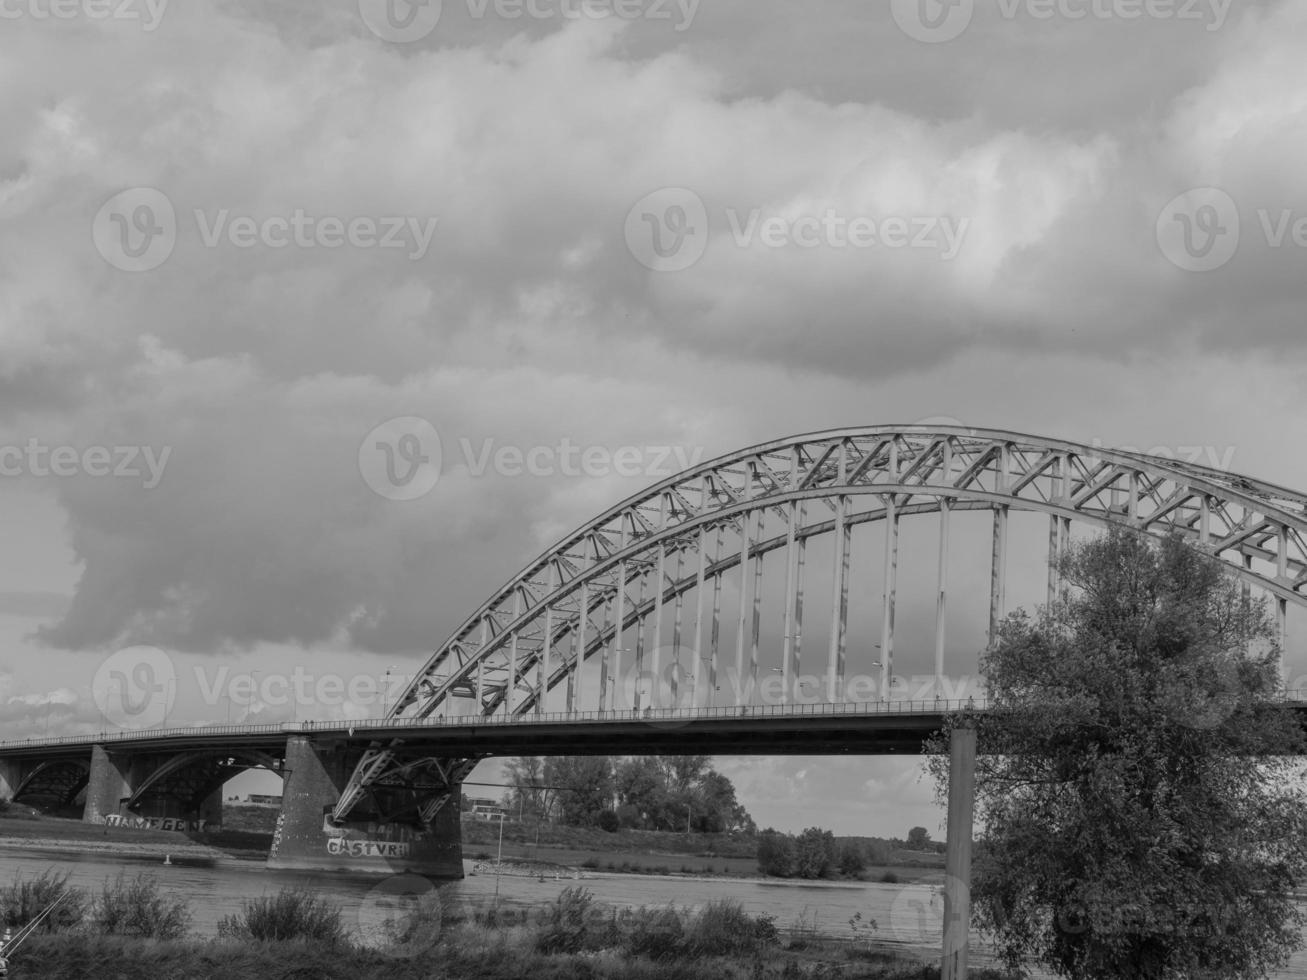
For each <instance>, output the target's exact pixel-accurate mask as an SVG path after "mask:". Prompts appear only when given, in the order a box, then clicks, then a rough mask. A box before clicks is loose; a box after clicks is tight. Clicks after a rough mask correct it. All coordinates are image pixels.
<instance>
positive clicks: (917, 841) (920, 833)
mask: <svg viewBox="0 0 1307 980" xmlns="http://www.w3.org/2000/svg"><path fill="white" fill-rule="evenodd" d="M908 847H909V849H911V850H914V851H924V850H926V849H927V848H929V847H930V832H929V831H927V830H926V828H925V827H913V828H912V829H911V830H909V831H908Z"/></svg>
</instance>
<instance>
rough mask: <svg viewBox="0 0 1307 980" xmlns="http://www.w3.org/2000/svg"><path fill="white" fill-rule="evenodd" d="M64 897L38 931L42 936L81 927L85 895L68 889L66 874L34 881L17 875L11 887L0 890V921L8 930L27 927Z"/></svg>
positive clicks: (44, 875) (46, 875) (43, 874)
mask: <svg viewBox="0 0 1307 980" xmlns="http://www.w3.org/2000/svg"><path fill="white" fill-rule="evenodd" d="M65 894H67V896H68V897H67V898H66V899H64V901H63V902H62V904H60V906H59V908H57V909H55V910H54V912H52V913H51V914H50V915H48V916H47V917H46V918H45V920H44V921H43V922H42V923H41V925H40V926H38V927H37V931H38V932H41V933H50V932H60V931H63V930H66V929H71V928H73V927H74V926H76V925H78V924H79V923H81V921H82V919H83V918H84V917H85V915H86V909H87V899H86V892H84V891H82V889H80V888H70V887H69V885H68V874H67V873H66V872H65V873H64V874H62V875H60V874H56V873H55V872H53V871H43V872H41V874H39V875H37V876H35V877H33V878H24V877H23V876H22V875H21V874H20V875H18V876H17V877H16V878H15V879H14V881H13V884H10V885H7V886H6V887H4V888H0V918H3V921H4V924H5V925H6V926H8V927H9V928H11V929H17V928H19V927H21V926H25V925H27V923H29V922H31V921H32V920H33V919H35V918H36V917H37V916H38V915H40V914H41V913H42V912H44V911H45V910H46V909H47V908H49V907H50V906H51V905H52V904H54V903H55V902H56V901H58V900H59V899H60V898H61V897H62V896H64V895H65Z"/></svg>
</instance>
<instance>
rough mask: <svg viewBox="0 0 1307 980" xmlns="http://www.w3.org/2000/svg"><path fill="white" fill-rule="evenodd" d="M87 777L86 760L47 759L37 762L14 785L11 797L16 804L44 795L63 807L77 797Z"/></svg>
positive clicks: (87, 762) (87, 764) (88, 776)
mask: <svg viewBox="0 0 1307 980" xmlns="http://www.w3.org/2000/svg"><path fill="white" fill-rule="evenodd" d="M90 777H91V764H90V762H89V761H87V760H86V759H81V758H69V759H48V760H45V761H42V762H39V763H37V764H36V765H35V766H33V767H32V770H31V771H30V772H28V773H27V774H26V776H24V778H23V779H22V780H20V781H19V783H18V785H17V786H15V787H14V791H13V800H14V802H15V803H20V802H22V801H23V800H26V799H31V798H33V797H40V796H48V797H51V798H52V799H55V800H57V801H58V803H59V804H60V805H63V806H67V805H69V804H71V803H72V802H73V801H74V800H75V799H77V794H78V793H80V792H81V791H82V790H84V789H85V788H86V784H87V781H88V780H89V779H90Z"/></svg>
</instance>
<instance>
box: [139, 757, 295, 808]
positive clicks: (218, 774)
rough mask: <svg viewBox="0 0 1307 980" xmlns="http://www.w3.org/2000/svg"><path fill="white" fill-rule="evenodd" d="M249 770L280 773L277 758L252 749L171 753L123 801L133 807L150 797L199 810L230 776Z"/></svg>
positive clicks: (281, 773)
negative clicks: (166, 799)
mask: <svg viewBox="0 0 1307 980" xmlns="http://www.w3.org/2000/svg"><path fill="white" fill-rule="evenodd" d="M249 769H268V770H270V771H272V772H275V773H277V774H278V775H283V772H282V766H281V762H280V760H278V759H277V758H275V757H274V756H273V755H271V754H270V753H268V752H263V751H260V750H258V749H252V748H235V749H224V750H200V751H193V752H184V753H182V754H181V755H176V756H172V757H171V758H169V759H167V760H166V761H165V762H163V763H162V764H160V765H159V766H157V767H156V768H155V769H154V770H153V771H152V772H151V773H150V774H149V775H148V776H147V777H146V778H145V779H143V780H141V782H140V784H139V785H138V786H137V787H136V788H135V789H134V790H133V791H132V794H131V796H130V797H128V798H127V800H126V801H125V803H124V806H125V808H126V809H127V810H134V809H136V808H137V807H139V806H140V805H141V804H142V803H144V802H145V800H147V799H148V798H150V797H152V796H167V797H171V798H173V799H176V800H178V801H179V802H180V803H181V804H182V807H183V809H184V810H188V811H194V810H198V809H199V808H200V806H201V804H203V802H204V801H205V800H206V799H207V798H208V797H209V796H210V795H211V794H212V793H215V792H216V791H217V790H219V789H221V788H222V786H223V784H224V783H226V782H227V781H228V780H229V779H232V778H234V777H236V776H239V775H240V774H241V773H243V772H245V771H247V770H249Z"/></svg>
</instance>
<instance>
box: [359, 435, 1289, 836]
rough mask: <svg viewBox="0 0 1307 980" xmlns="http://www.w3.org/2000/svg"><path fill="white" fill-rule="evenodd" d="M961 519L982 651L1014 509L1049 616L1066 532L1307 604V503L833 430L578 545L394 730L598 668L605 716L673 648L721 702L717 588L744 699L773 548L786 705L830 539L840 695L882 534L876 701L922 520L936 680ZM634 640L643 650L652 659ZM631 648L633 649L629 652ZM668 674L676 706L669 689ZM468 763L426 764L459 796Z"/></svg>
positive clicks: (475, 710) (831, 670)
mask: <svg viewBox="0 0 1307 980" xmlns="http://www.w3.org/2000/svg"><path fill="white" fill-rule="evenodd" d="M976 510H982V511H983V510H988V511H991V512H992V513H993V548H992V560H991V576H990V603H989V609H990V614H989V620H990V630H991V633H992V631H993V630H994V628H995V626H996V624H997V621H998V620H999V618H1001V616H1002V615H1003V612H1004V580H1005V567H1006V552H1007V537H1008V516H1009V513H1010V512H1011V511H1013V510H1017V511H1033V512H1039V513H1044V514H1047V515H1048V517H1049V536H1048V556H1047V558H1048V593H1049V599H1050V601H1052V600H1053V598H1054V596H1055V595H1056V594H1057V590H1058V589H1059V587H1060V585H1059V582H1058V579H1057V564H1058V557H1059V556H1060V554H1061V553H1062V552H1063V550H1064V549H1065V548H1066V546H1067V544H1068V542H1069V540H1070V527H1071V522H1072V521H1078V522H1081V523H1082V524H1088V525H1091V526H1095V527H1099V528H1106V527H1120V528H1126V529H1129V530H1130V531H1132V532H1135V533H1138V534H1142V535H1146V536H1149V537H1152V538H1162V537H1164V536H1166V535H1168V534H1170V533H1173V532H1178V533H1180V534H1181V535H1183V536H1184V537H1186V538H1187V539H1189V540H1190V541H1192V542H1194V543H1196V544H1197V545H1199V546H1200V547H1202V548H1204V549H1206V550H1207V551H1209V552H1210V553H1211V554H1213V555H1214V556H1216V557H1217V558H1218V559H1219V560H1220V561H1222V562H1223V563H1225V564H1226V565H1227V566H1228V568H1229V569H1230V571H1231V573H1232V574H1233V575H1236V576H1238V577H1240V578H1241V579H1243V580H1244V582H1245V583H1247V584H1248V585H1250V586H1256V587H1259V588H1260V589H1263V590H1265V591H1266V592H1268V593H1270V594H1271V595H1273V596H1274V597H1275V599H1276V606H1277V611H1278V615H1279V622H1280V627H1281V630H1283V626H1284V620H1285V615H1286V610H1287V605H1288V603H1290V602H1292V603H1295V604H1298V605H1307V495H1304V494H1301V493H1298V492H1296V491H1292V490H1288V489H1285V488H1283V487H1278V486H1274V485H1272V484H1269V483H1265V482H1263V481H1259V480H1255V479H1252V478H1249V477H1244V476H1239V475H1236V474H1230V473H1225V472H1221V471H1218V470H1214V469H1211V468H1208V467H1204V466H1199V465H1194V464H1189V463H1182V462H1178V461H1175V460H1168V459H1163V458H1158V457H1153V456H1147V455H1144V454H1139V453H1132V452H1123V451H1117V450H1112V449H1107V448H1103V447H1091V446H1086V445H1081V444H1077V443H1073V442H1066V441H1062V440H1057V439H1048V438H1043V437H1039V436H1032V435H1026V434H1022V433H1017V432H1006V431H997V430H987V429H971V428H962V427H949V426H940V427H936V426H914V425H910V426H874V427H867V428H854V429H841V430H837V431H831V432H822V433H816V434H812V435H806V436H798V437H795V438H791V439H785V440H781V441H777V442H772V443H767V444H765V445H761V446H755V447H753V448H750V449H745V450H742V451H740V452H737V453H733V454H731V455H728V456H723V457H721V458H719V459H715V460H712V461H711V462H708V463H704V464H701V465H699V466H696V467H694V468H692V469H690V470H687V471H685V472H683V473H680V474H678V475H676V476H674V477H672V478H670V479H668V480H665V481H663V482H661V483H659V484H657V485H656V486H653V487H651V488H649V489H648V490H646V491H644V492H643V493H640V494H638V495H636V496H634V497H632V498H630V499H628V500H626V501H625V502H623V503H621V504H619V505H618V506H616V507H614V508H612V509H611V510H609V511H607V512H606V513H604V514H601V515H600V516H599V517H597V518H596V519H594V520H593V521H591V522H590V523H588V524H586V525H584V526H583V527H581V528H578V529H577V530H576V531H575V532H573V533H572V534H570V535H568V536H567V537H566V538H564V539H563V540H562V541H560V542H559V543H558V544H557V545H555V546H554V547H553V548H550V549H549V550H548V551H546V552H545V553H544V554H542V555H540V556H539V557H538V558H537V559H536V560H535V561H534V562H532V563H531V564H530V565H528V566H527V567H526V568H524V569H522V571H521V572H519V573H518V574H517V575H516V576H514V577H513V578H512V579H511V580H510V581H509V582H507V583H506V584H505V585H504V586H503V587H502V588H501V589H500V590H499V591H498V592H496V593H495V594H494V595H493V596H491V598H490V599H489V600H488V601H487V602H486V603H485V604H484V605H482V606H481V608H479V609H478V610H477V611H476V612H475V613H473V615H472V616H471V617H470V618H469V619H468V620H467V621H466V622H465V623H463V625H462V626H460V627H459V628H458V629H457V630H455V631H454V633H453V634H452V635H451V636H450V637H449V639H448V640H446V641H445V643H444V644H443V645H442V646H441V647H440V648H439V649H438V650H437V651H436V652H435V653H434V654H433V655H432V656H431V657H430V659H429V660H428V661H427V663H426V665H425V666H424V667H423V668H422V670H421V671H420V672H419V673H418V674H417V676H416V677H415V678H414V680H413V681H412V682H411V683H410V684H409V685H408V687H407V689H406V690H405V691H404V693H403V694H402V695H401V696H400V697H399V698H398V699H397V702H396V704H395V706H394V708H393V709H392V711H391V712H390V714H391V715H392V716H394V717H403V718H427V717H435V716H438V715H446V714H447V715H461V714H482V715H494V714H497V713H509V714H514V715H518V714H524V713H527V712H541V711H542V710H543V709H544V706H545V692H551V691H556V690H557V691H560V692H561V700H563V701H564V703H565V705H566V710H568V711H572V710H580V708H581V705H580V704H579V703H578V701H579V697H580V695H581V693H582V692H581V687H582V685H581V683H580V675H581V668H582V665H584V664H587V663H593V662H594V661H595V660H598V662H599V663H598V668H599V674H600V677H599V685H598V691H597V698H598V709H599V710H601V711H603V710H612V708H614V707H615V705H614V704H613V702H612V700H611V699H610V688H611V687H612V685H613V679H614V678H617V677H619V676H623V669H624V668H623V654H630V655H632V656H633V662H628V663H627V667H633V668H634V671H635V673H636V675H637V676H638V675H641V674H644V673H646V672H648V673H651V674H652V675H654V676H661V674H662V672H663V671H665V670H666V667H667V665H665V664H660V663H659V662H658V658H659V656H660V654H661V653H662V652H664V651H666V650H668V649H670V651H671V653H670V656H671V657H673V658H679V657H680V656H681V651H682V650H683V649H684V650H688V651H693V656H695V657H698V656H699V653H698V651H701V650H705V649H706V650H707V651H708V655H707V657H705V658H703V660H704V662H705V663H706V668H707V675H708V676H707V681H708V684H709V685H710V686H711V687H716V685H717V679H718V672H719V670H720V669H721V668H722V659H723V658H724V657H726V656H728V655H729V654H730V652H729V651H724V650H722V649H721V644H720V642H719V636H720V627H721V611H722V606H721V594H722V583H723V580H724V579H725V578H726V577H727V576H728V575H729V576H732V577H733V582H732V584H733V585H734V586H735V587H736V588H737V589H738V595H739V597H740V598H739V604H738V609H739V616H738V622H737V623H736V624H735V625H736V631H735V644H734V647H735V648H734V651H733V658H734V669H735V670H736V672H737V676H746V675H747V677H748V678H749V681H750V687H749V690H756V686H757V681H758V671H759V657H758V645H759V633H760V619H761V612H762V611H761V603H762V594H763V588H762V586H763V583H762V576H763V558H764V556H766V555H768V554H770V553H772V552H775V551H777V550H779V549H783V556H784V558H783V560H784V564H785V587H784V593H783V596H784V600H783V601H784V609H783V615H784V626H785V628H784V649H783V655H782V666H781V668H780V672H781V673H782V674H783V684H784V687H785V688H786V689H788V688H789V686H790V683H791V678H794V677H797V676H798V674H799V671H800V668H801V666H802V664H803V660H804V658H805V656H806V657H811V654H810V653H809V652H808V651H805V650H804V649H803V645H802V637H803V616H804V612H805V595H804V572H805V565H806V547H807V544H808V542H809V541H810V540H811V539H813V538H814V537H817V536H821V535H833V536H834V540H835V546H834V548H833V549H832V552H833V556H834V557H833V559H832V561H833V568H832V572H831V575H832V581H833V594H832V596H831V597H830V598H829V600H828V601H827V602H826V603H824V604H823V605H822V607H821V608H819V614H820V615H823V616H825V617H829V620H828V622H829V642H828V645H827V649H826V650H825V664H824V668H825V676H826V678H827V679H828V681H829V690H830V692H831V694H832V697H835V696H837V695H836V692H838V691H840V690H842V689H843V682H844V674H845V668H846V654H847V643H848V629H847V625H848V614H849V562H850V548H851V542H852V529H853V528H854V527H855V526H857V525H860V524H865V523H868V522H876V521H884V522H885V523H886V533H885V536H884V541H885V544H884V583H885V586H884V592H883V598H882V602H883V610H882V617H881V622H882V631H881V637H880V640H881V642H880V651H881V653H880V672H881V684H882V690H886V689H887V687H886V685H887V684H888V681H889V679H890V677H891V676H892V672H893V651H894V607H895V601H896V595H895V593H896V581H897V567H898V540H899V533H898V532H899V522H900V521H901V519H902V518H904V517H907V516H912V515H922V514H936V515H938V520H939V522H940V530H939V571H938V579H939V583H938V607H937V615H936V628H935V672H936V675H937V678H938V677H942V676H943V653H944V624H945V613H946V603H947V595H948V589H947V581H946V579H947V559H948V547H949V545H948V542H949V520H950V515H951V514H953V513H954V512H957V511H976ZM687 597H688V598H690V599H691V601H692V608H687V606H689V605H690V603H687ZM811 598H812V597H808V600H807V609H808V611H809V612H811V610H812V608H813V603H812V601H811ZM669 608H670V609H671V610H672V612H671V614H670V615H669V614H668V613H667V610H668V609H669ZM669 619H670V621H671V625H670V633H671V636H670V637H666V636H664V635H663V634H664V632H666V625H665V624H666V621H667V620H669ZM646 624H649V625H650V627H651V632H652V633H653V636H652V637H651V638H650V639H649V642H646V632H648V631H647V630H646V628H645V627H646ZM632 631H634V633H635V638H634V640H633V641H628V640H627V639H626V638H627V637H628V636H630V634H631V633H632ZM668 640H670V643H667V642H666V641H668ZM626 642H633V647H628V646H624V645H623V644H624V643H626ZM647 655H648V656H649V658H650V659H649V660H648V661H647V660H646V656H647ZM682 666H683V665H681V664H679V663H677V664H676V665H675V669H673V670H672V671H670V674H669V676H670V678H671V682H670V684H671V690H670V695H671V698H672V703H673V704H680V703H689V704H694V703H696V702H695V701H694V696H695V693H694V690H693V685H694V684H695V677H696V676H697V671H690V672H685V673H684V674H683V672H682V670H681V667H682ZM681 676H685V677H686V680H687V682H688V685H689V690H678V689H677V683H678V681H677V678H678V677H681ZM687 696H688V698H689V700H688V702H686V701H684V700H683V699H684V698H686V697H687ZM640 698H641V692H640V689H639V687H638V686H637V688H636V690H635V692H634V704H633V705H631V707H632V708H633V709H635V710H637V711H638V710H639V709H640V707H641V703H640ZM587 707H589V706H588V705H587ZM625 707H626V706H625V705H623V708H625ZM427 759H428V760H430V755H429V754H427ZM475 761H476V760H444V761H442V763H441V765H442V767H444V768H448V769H449V770H450V772H449V775H450V777H451V778H456V777H457V776H458V774H459V773H465V772H467V771H469V770H470V768H471V766H472V765H475ZM421 764H422V760H420V759H417V758H414V757H413V756H412V754H411V753H405V752H404V746H403V741H402V740H401V739H396V740H394V741H392V742H388V743H385V744H382V743H376V744H374V745H373V746H372V747H371V748H370V749H369V750H368V751H367V753H366V754H365V756H364V758H363V759H362V761H361V762H360V763H359V765H358V767H357V769H356V770H355V772H354V774H353V776H352V778H351V780H350V782H349V784H348V786H347V787H346V789H345V791H344V793H343V794H342V796H341V799H340V803H339V804H338V806H337V807H336V809H335V812H334V814H333V817H334V819H336V820H343V819H344V818H345V817H346V816H347V815H348V814H349V813H350V812H351V811H352V810H353V809H354V808H355V807H356V806H357V805H358V804H359V803H360V802H361V801H362V800H363V799H364V798H365V797H366V796H368V795H369V794H371V793H372V792H374V791H375V790H378V789H382V788H387V787H390V788H400V787H403V786H405V785H406V782H405V780H406V777H407V774H408V773H410V772H412V771H413V770H414V769H415V768H420V767H421ZM442 772H443V769H442ZM451 785H452V784H451ZM447 798H448V794H447V793H439V792H437V793H435V794H433V795H431V796H430V797H429V800H428V802H427V803H425V804H424V805H422V806H421V807H420V813H419V815H420V817H421V819H423V820H429V819H431V817H433V816H434V814H435V812H436V811H438V810H439V808H440V807H441V806H442V805H443V804H444V802H445V801H446V799H447Z"/></svg>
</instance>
